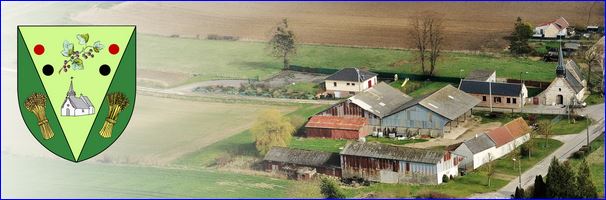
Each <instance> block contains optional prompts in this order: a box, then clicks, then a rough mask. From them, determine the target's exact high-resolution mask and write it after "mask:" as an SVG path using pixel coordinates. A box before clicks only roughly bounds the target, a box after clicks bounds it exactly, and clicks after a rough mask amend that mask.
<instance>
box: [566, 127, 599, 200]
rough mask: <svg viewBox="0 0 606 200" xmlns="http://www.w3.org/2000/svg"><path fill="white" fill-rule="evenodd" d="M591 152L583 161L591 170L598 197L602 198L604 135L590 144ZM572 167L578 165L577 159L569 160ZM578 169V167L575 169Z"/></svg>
mask: <svg viewBox="0 0 606 200" xmlns="http://www.w3.org/2000/svg"><path fill="white" fill-rule="evenodd" d="M591 149H592V150H593V152H591V153H590V154H589V155H588V156H587V157H585V159H586V160H587V164H589V169H590V170H591V180H592V181H593V184H594V185H595V186H596V188H597V189H598V197H600V198H604V135H600V136H599V137H597V138H596V139H595V140H593V141H592V142H591ZM570 162H571V164H572V165H573V166H577V165H579V164H580V162H581V161H580V160H578V159H570ZM575 168H576V169H578V167H575Z"/></svg>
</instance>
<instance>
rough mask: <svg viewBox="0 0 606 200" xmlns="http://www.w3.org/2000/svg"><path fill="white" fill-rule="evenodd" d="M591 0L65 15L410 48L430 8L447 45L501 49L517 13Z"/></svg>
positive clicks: (583, 9) (562, 10) (540, 16)
mask: <svg viewBox="0 0 606 200" xmlns="http://www.w3.org/2000/svg"><path fill="white" fill-rule="evenodd" d="M592 4H594V3H592V2H579V3H576V2H498V3H497V2H400V3H393V2H390V3H387V2H382V3H370V2H358V3H335V2H331V3H318V2H315V3H290V2H288V3H286V2H280V3H266V2H264V3H242V2H238V3H233V2H232V3H200V2H197V3H184V2H181V3H144V2H128V3H121V4H118V5H114V6H96V7H93V8H91V9H89V10H84V11H82V12H78V14H75V15H73V16H72V20H74V21H77V22H81V23H95V24H116V23H118V24H136V25H137V26H138V27H137V30H138V31H139V32H141V33H148V34H159V35H166V36H170V35H173V34H176V35H180V36H182V37H195V36H196V35H199V36H200V37H202V38H204V37H206V36H207V35H208V34H218V35H231V36H238V37H240V38H241V39H243V40H267V39H268V38H269V35H270V32H271V29H272V27H273V26H274V25H275V24H277V23H278V22H279V21H280V20H281V19H282V18H288V19H289V21H290V24H291V27H292V28H293V29H294V31H295V33H296V34H297V39H298V41H300V42H302V43H317V44H333V45H352V46H370V47H393V48H410V47H411V40H410V37H409V34H408V31H409V19H410V17H411V16H414V15H416V14H417V13H419V12H427V11H432V12H436V13H438V14H440V15H442V16H443V17H444V18H445V23H444V26H445V30H446V37H447V39H446V42H445V43H446V44H445V48H446V49H453V50H487V49H492V50H494V49H497V50H498V49H502V48H504V47H505V46H506V45H507V44H506V42H505V41H504V40H503V39H502V38H503V37H504V36H506V35H508V34H509V33H510V31H511V29H512V28H513V23H514V21H515V19H516V17H518V16H520V17H522V18H523V19H524V20H525V21H528V22H530V23H531V24H534V25H536V24H539V23H542V22H546V21H550V20H552V19H554V18H556V17H558V16H564V17H565V18H566V19H567V20H568V21H569V22H570V24H571V25H573V26H574V25H577V26H585V25H586V24H587V18H588V12H589V10H590V8H591V7H592ZM592 13H593V14H592V15H591V18H590V20H589V23H590V24H603V23H604V16H603V15H602V13H604V3H603V2H597V3H595V5H594V6H593V9H592Z"/></svg>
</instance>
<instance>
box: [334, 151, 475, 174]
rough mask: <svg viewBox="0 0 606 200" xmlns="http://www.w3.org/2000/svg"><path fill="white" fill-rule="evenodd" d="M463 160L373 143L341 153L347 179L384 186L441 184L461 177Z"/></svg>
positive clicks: (446, 153)
mask: <svg viewBox="0 0 606 200" xmlns="http://www.w3.org/2000/svg"><path fill="white" fill-rule="evenodd" d="M462 159H463V158H462V157H460V156H458V155H456V154H451V153H450V152H448V151H436V150H428V149H416V148H408V147H402V146H394V145H388V144H381V143H373V142H357V143H350V144H348V145H347V146H345V148H344V149H343V151H341V170H342V175H343V178H353V177H358V178H363V179H365V180H368V181H373V182H381V183H421V184H440V183H442V182H443V180H442V177H443V176H444V175H446V176H448V177H450V176H457V175H458V172H459V171H458V165H459V162H460V161H461V160H462Z"/></svg>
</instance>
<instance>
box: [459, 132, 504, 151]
mask: <svg viewBox="0 0 606 200" xmlns="http://www.w3.org/2000/svg"><path fill="white" fill-rule="evenodd" d="M463 143H464V144H465V146H467V148H469V150H471V153H473V154H476V153H478V152H482V151H484V150H486V149H490V148H491V147H495V146H496V144H495V143H494V141H492V139H490V137H488V135H486V134H484V133H482V134H481V135H478V136H477V137H474V138H471V139H469V140H467V141H465V142H463Z"/></svg>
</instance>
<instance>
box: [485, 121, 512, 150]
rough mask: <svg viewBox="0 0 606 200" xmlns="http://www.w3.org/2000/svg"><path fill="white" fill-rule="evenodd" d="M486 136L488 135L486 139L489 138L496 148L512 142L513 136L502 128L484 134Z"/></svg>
mask: <svg viewBox="0 0 606 200" xmlns="http://www.w3.org/2000/svg"><path fill="white" fill-rule="evenodd" d="M486 135H488V137H490V139H492V141H494V143H495V144H496V146H497V147H500V146H502V145H504V144H507V143H508V142H511V141H513V140H514V138H513V136H511V134H509V130H508V129H507V128H506V127H504V126H501V127H499V128H496V129H494V130H492V131H490V132H488V133H486Z"/></svg>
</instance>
